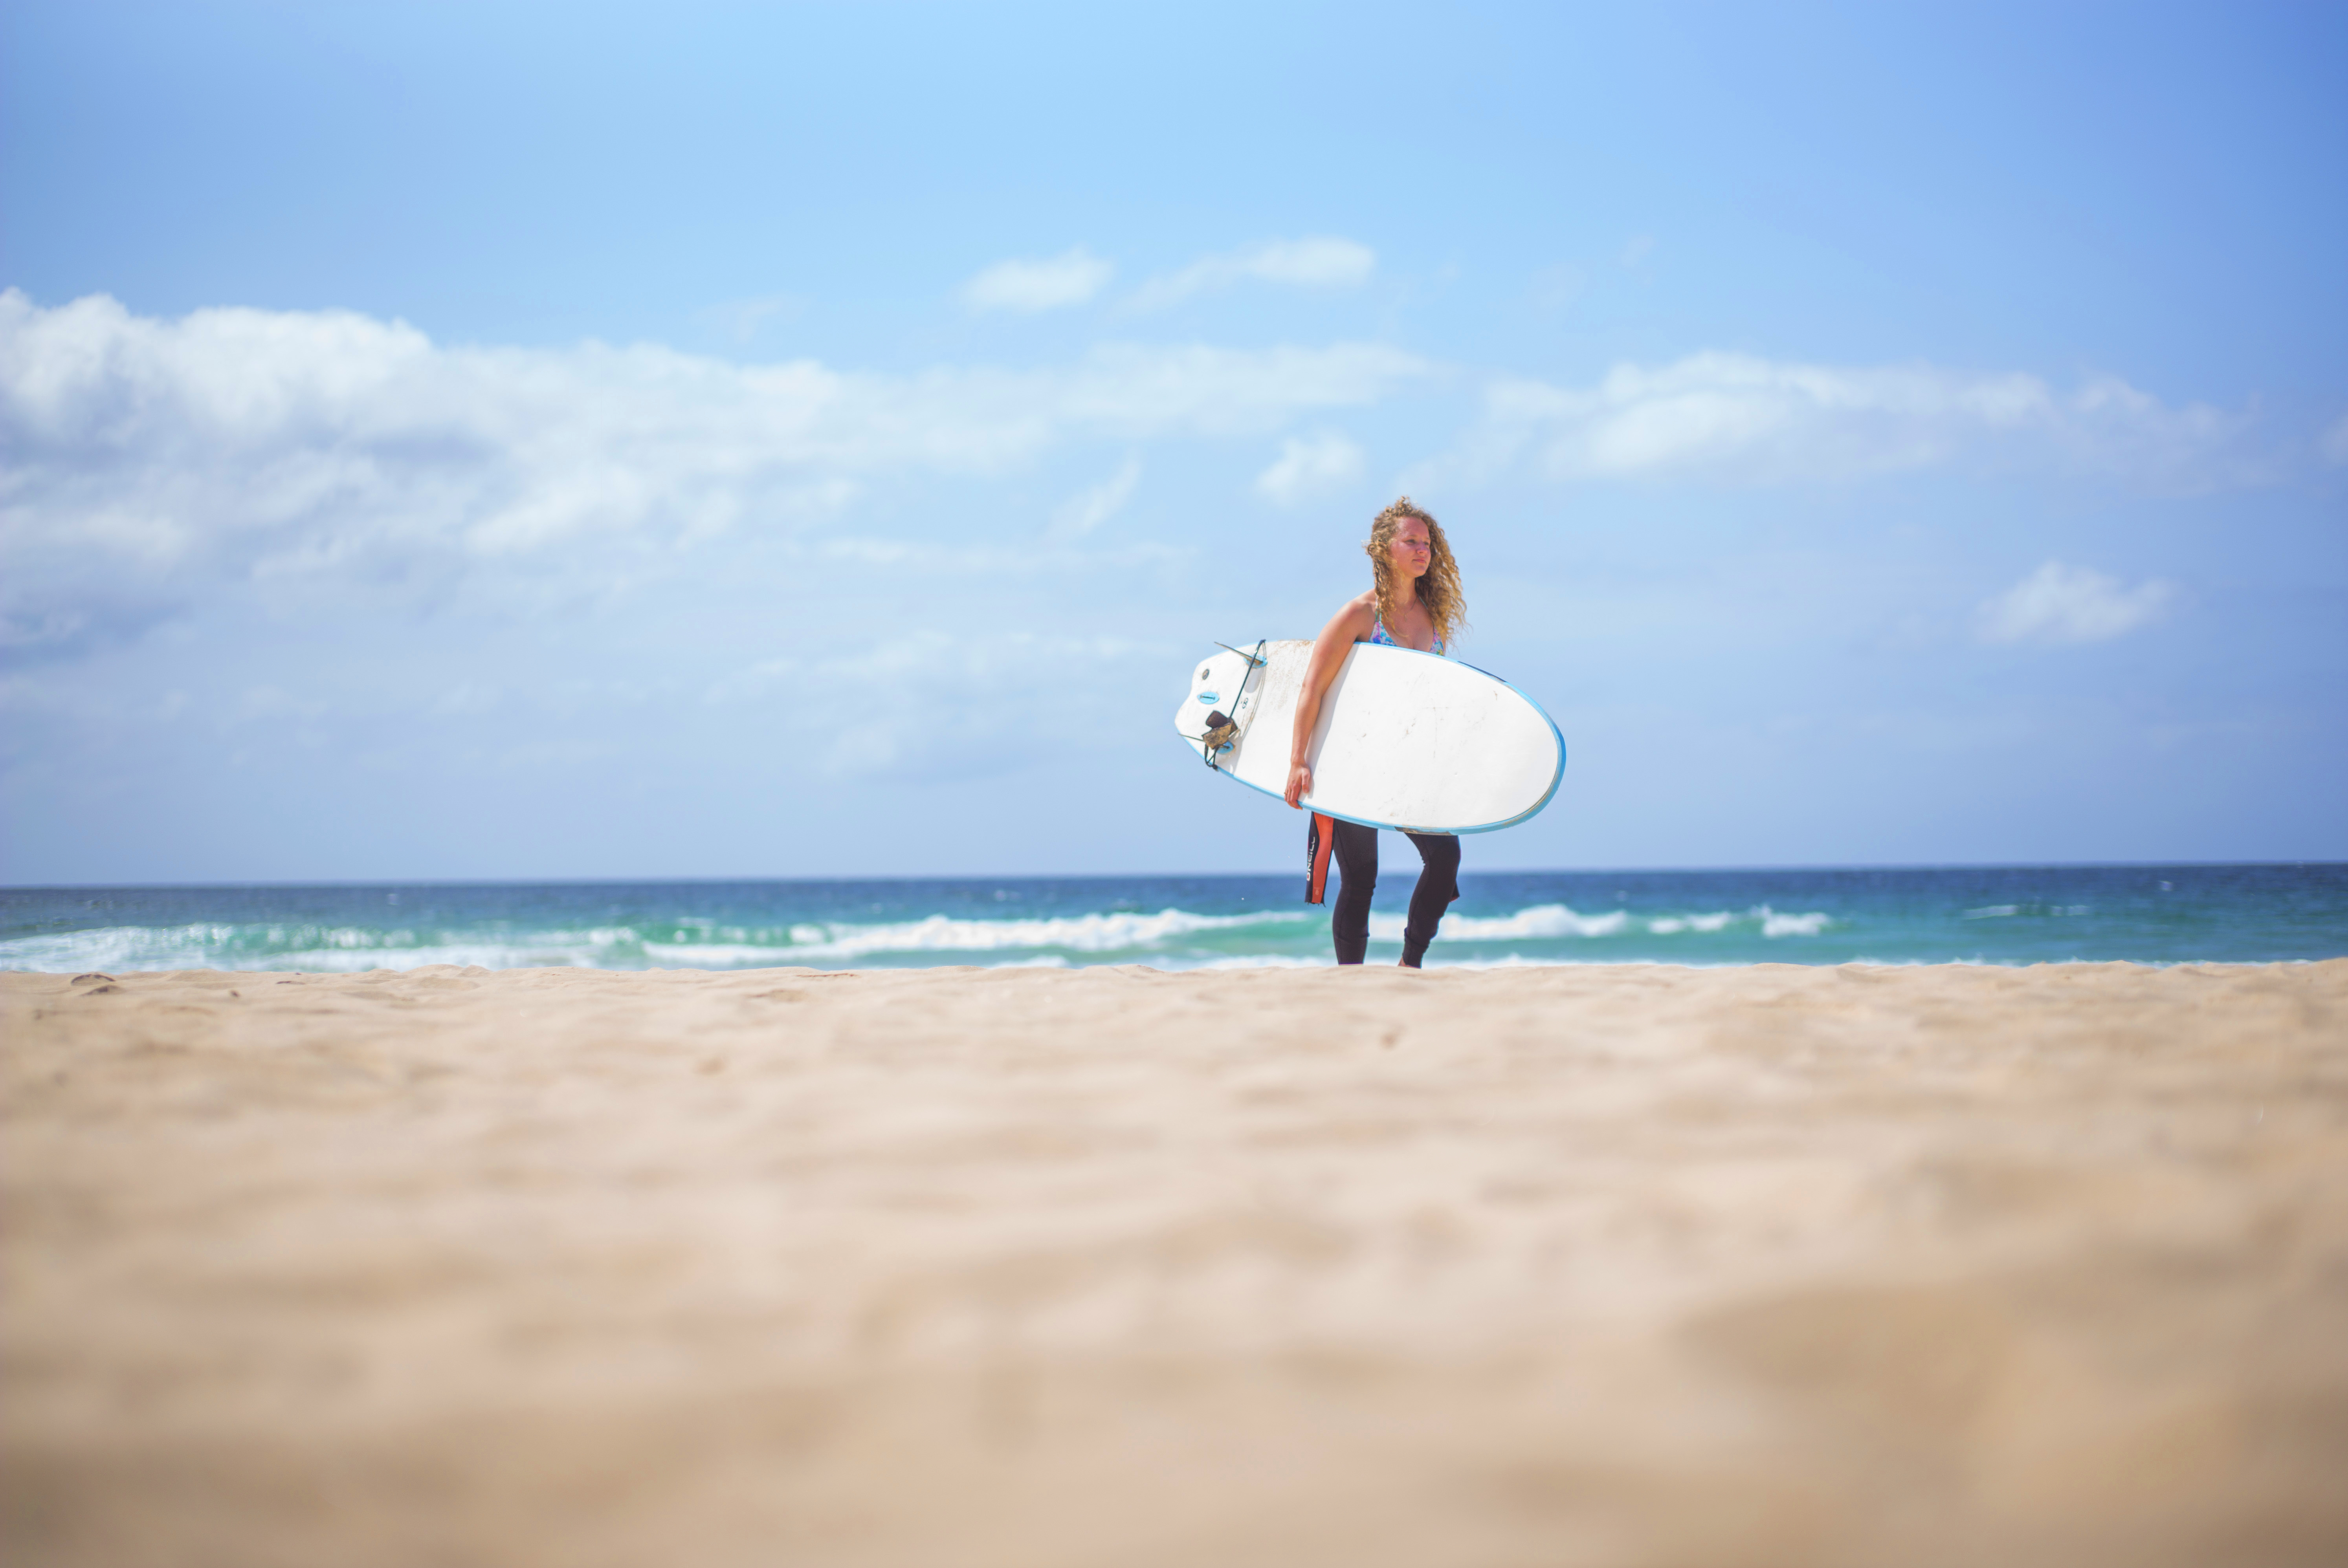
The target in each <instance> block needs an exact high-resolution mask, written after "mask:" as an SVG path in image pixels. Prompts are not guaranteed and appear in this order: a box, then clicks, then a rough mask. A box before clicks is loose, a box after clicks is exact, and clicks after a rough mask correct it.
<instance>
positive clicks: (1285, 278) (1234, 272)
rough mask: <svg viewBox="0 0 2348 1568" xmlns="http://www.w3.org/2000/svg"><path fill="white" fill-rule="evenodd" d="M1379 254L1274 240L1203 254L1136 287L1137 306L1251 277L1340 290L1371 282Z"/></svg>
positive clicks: (1336, 243) (1323, 241) (1336, 242)
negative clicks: (1221, 252) (1164, 274)
mask: <svg viewBox="0 0 2348 1568" xmlns="http://www.w3.org/2000/svg"><path fill="white" fill-rule="evenodd" d="M1377 262H1378V257H1377V252H1376V251H1373V250H1371V249H1370V248H1369V247H1368V246H1367V245H1361V244H1356V243H1355V242H1354V241H1351V240H1340V239H1335V238H1330V237H1323V238H1319V239H1312V240H1273V241H1267V242H1266V243H1264V244H1261V245H1251V246H1249V247H1247V248H1245V249H1243V250H1238V251H1226V252H1224V253H1223V254H1221V255H1216V256H1202V257H1200V259H1199V260H1198V261H1193V262H1191V263H1190V264H1189V266H1187V267H1185V268H1183V269H1182V270H1181V271H1180V272H1173V273H1169V274H1168V275H1166V276H1164V277H1160V278H1152V279H1150V280H1149V281H1148V282H1146V283H1144V284H1142V285H1141V287H1140V288H1139V289H1138V290H1136V291H1135V292H1134V298H1133V302H1134V304H1135V306H1136V307H1137V308H1138V309H1141V310H1157V309H1159V308H1162V307H1164V306H1167V305H1170V304H1173V303H1176V302H1178V301H1181V300H1187V299H1189V297H1190V296H1191V295H1193V294H1197V293H1203V292H1207V291H1209V290H1211V289H1221V288H1228V287H1230V286H1231V284H1233V283H1237V282H1246V281H1249V280H1253V281H1255V282H1266V283H1288V284H1292V285H1294V286H1297V287H1301V288H1308V289H1341V288H1349V287H1352V286H1354V285H1355V284H1359V283H1365V282H1369V279H1370V273H1371V272H1373V271H1375V268H1376V267H1377Z"/></svg>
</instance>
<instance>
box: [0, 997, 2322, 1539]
mask: <svg viewBox="0 0 2348 1568" xmlns="http://www.w3.org/2000/svg"><path fill="white" fill-rule="evenodd" d="M0 1007H5V1015H0V1016H5V1101H4V1102H0V1103H5V1129H0V1132H5V1138H0V1181H5V1215H0V1249H5V1252H4V1253H0V1255H5V1276H0V1279H4V1282H5V1313H0V1358H5V1359H4V1360H0V1377H5V1407H0V1433H5V1439H4V1441H5V1451H0V1487H5V1546H6V1549H7V1555H8V1558H9V1561H10V1562H11V1563H14V1564H17V1565H20V1568H35V1565H36V1564H89V1565H98V1564H104V1565H107V1568H142V1565H147V1564H155V1565H159V1568H160V1565H162V1564H171V1565H173V1568H191V1565H199V1564H219V1565H221V1568H229V1565H235V1568H272V1565H276V1564H285V1565H289V1568H290V1565H293V1564H303V1565H316V1564H324V1563H332V1564H335V1565H337V1568H371V1565H376V1564H381V1565H383V1568H412V1565H415V1564H420V1563H435V1564H510V1563H511V1564H534V1563H549V1564H633V1563H693V1564H695V1565H697V1568H725V1565H732V1564H745V1565H747V1564H774V1563H809V1564H824V1565H828V1568H829V1565H838V1568H860V1565H865V1564H903V1565H908V1568H912V1565H925V1568H926V1565H942V1564H986V1565H994V1564H1000V1565H1003V1568H1051V1565H1061V1564H1066V1565H1075V1564H1094V1563H1117V1564H1166V1565H1169V1568H1173V1565H1185V1568H1189V1565H1195V1564H1202V1563H1242V1564H1254V1563H1262V1564H1317V1563H1363V1564H1396V1565H1400V1564H1433V1563H1441V1564H1447V1565H1457V1564H1495V1565H1498V1564H1524V1565H1528V1568H1530V1565H1537V1564H1540V1565H1559V1564H1581V1563H1589V1564H1650V1563H1652V1564H1722V1565H1730V1564H1761V1563H1849V1564H1883V1563H1902V1564H1941V1563H1946V1564H1960V1563H1968V1564H1969V1563H1992V1562H1994V1563H2047V1564H2055V1563H2062V1564H2078V1563H2177V1564H2186V1563H2221V1562H2222V1563H2228V1564H2230V1565H2236V1568H2239V1565H2240V1564H2249V1563H2278V1564H2279V1563H2307V1564H2315V1563H2337V1562H2340V1561H2343V1560H2348V1484H2343V1479H2342V1478H2343V1476H2348V960H2342V961H2334V962H2328V963H2321V964H2305V965H2291V966H2273V967H2249V966H2244V967H2222V968H2221V967H2182V968H2168V969H2149V968H2137V967H2134V966H2128V965H2116V964H2115V965H2069V966H2047V967H2043V968H2021V969H2014V968H1983V967H1932V968H1868V967H1859V966H1851V967H1845V968H1794V967H1781V966H1771V965H1763V966H1756V967H1751V968H1721V969H1681V968H1666V967H1659V966H1640V967H1620V968H1596V967H1592V968H1523V969H1512V970H1496V971H1488V972H1465V971H1458V970H1452V971H1442V970H1437V971H1430V972H1427V973H1425V974H1413V973H1405V972H1399V971H1396V970H1393V969H1366V970H1358V971H1353V972H1334V971H1328V970H1318V971H1279V970H1251V971H1232V972H1216V973H1192V974H1168V973H1160V972H1157V971H1154V970H1149V969H1140V968H1100V969H1089V970H1076V971H1049V970H1035V969H994V970H975V969H967V968H963V969H928V970H913V971H897V972H879V971H868V972H863V973H856V974H825V973H817V972H811V971H807V970H761V971H749V972H735V973H699V972H652V973H633V974H623V973H610V972H601V971H589V970H575V969H560V970H547V969H541V970H518V971H504V972H494V973H493V972H489V971H487V970H480V969H474V970H458V969H455V968H448V967H442V968H433V969H426V970H414V971H408V972H405V973H395V972H389V971H378V972H376V973H371V974H362V975H354V976H347V977H344V976H321V975H288V974H258V973H237V974H230V973H216V972H188V973H176V974H125V975H122V976H121V977H119V978H118V979H107V978H84V979H70V978H68V977H67V976H64V975H28V974H15V975H8V976H5V977H0Z"/></svg>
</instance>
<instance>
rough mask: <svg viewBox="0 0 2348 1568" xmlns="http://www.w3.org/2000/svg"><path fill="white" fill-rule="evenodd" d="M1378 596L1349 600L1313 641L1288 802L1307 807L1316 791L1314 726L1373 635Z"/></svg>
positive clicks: (1299, 701)
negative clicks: (1310, 760) (1359, 647)
mask: <svg viewBox="0 0 2348 1568" xmlns="http://www.w3.org/2000/svg"><path fill="white" fill-rule="evenodd" d="M1373 598H1374V596H1373V595H1371V594H1366V593H1365V594H1364V595H1362V596H1361V598H1359V599H1354V600H1346V602H1345V608H1344V609H1343V610H1339V611H1338V612H1337V613H1336V614H1334V615H1333V616H1331V617H1330V618H1329V624H1328V625H1326V626H1324V627H1323V628H1322V629H1321V635H1320V636H1318V637H1316V638H1314V639H1313V661H1312V662H1311V663H1310V664H1307V665H1306V666H1305V667H1304V689H1303V691H1302V692H1298V693H1297V694H1296V729H1295V733H1293V734H1292V736H1291V737H1290V740H1289V745H1288V793H1287V794H1286V795H1285V796H1284V797H1283V798H1285V799H1286V800H1287V802H1288V804H1291V805H1292V806H1295V807H1297V809H1298V810H1300V811H1301V810H1303V804H1302V803H1303V799H1304V797H1305V796H1306V795H1308V794H1312V793H1313V769H1312V768H1311V766H1309V765H1308V764H1306V763H1305V761H1304V753H1306V751H1308V750H1309V749H1311V747H1312V744H1313V726H1315V725H1316V724H1318V723H1320V722H1321V699H1322V698H1323V697H1324V696H1326V695H1327V694H1328V691H1329V682H1332V681H1334V680H1335V679H1336V678H1337V670H1338V667H1339V666H1341V665H1343V664H1344V662H1345V655H1346V654H1348V653H1350V652H1352V651H1353V649H1354V643H1356V642H1359V641H1361V640H1362V639H1363V638H1365V637H1367V636H1368V635H1369V634H1370V626H1371V623H1372V622H1373V621H1374V620H1375V619H1376V616H1377V612H1376V611H1375V610H1374V609H1372V608H1371V602H1372V600H1373Z"/></svg>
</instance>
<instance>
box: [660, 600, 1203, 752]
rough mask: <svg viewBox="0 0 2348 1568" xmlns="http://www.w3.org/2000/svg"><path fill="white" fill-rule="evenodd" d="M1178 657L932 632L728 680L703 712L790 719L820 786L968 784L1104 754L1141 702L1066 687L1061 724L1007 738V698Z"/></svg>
mask: <svg viewBox="0 0 2348 1568" xmlns="http://www.w3.org/2000/svg"><path fill="white" fill-rule="evenodd" d="M1175 655H1176V651H1175V650H1171V649H1167V648H1162V647H1158V646H1154V645H1151V644H1148V643H1142V642H1135V641H1127V640H1124V639H1119V638H1106V637H1092V638H1082V637H1057V636H1049V635H1040V634H1037V633H1035V632H1025V631H1021V632H1003V633H994V634H988V635H979V636H970V635H955V634H949V633H947V632H945V631H942V630H924V631H917V632H913V633H911V634H910V635H907V636H904V637H899V638H894V639H891V640H889V641H882V642H879V643H876V644H873V645H871V646H869V647H865V648H861V649H858V650H855V651H843V652H838V653H832V654H827V655H823V656H819V657H815V658H781V659H767V660H761V661H758V662H757V663H755V664H752V665H750V666H748V667H747V668H744V669H741V670H737V671H733V672H731V673H729V674H727V675H725V676H723V677H721V678H720V679H719V680H717V681H716V682H715V683H713V684H712V685H711V686H710V687H709V689H708V690H707V692H705V694H704V697H703V701H704V702H706V703H709V704H712V705H717V706H736V705H739V706H744V707H752V708H756V707H761V706H765V707H771V708H778V709H780V710H783V711H784V712H788V715H789V722H790V723H791V724H792V725H793V726H794V728H795V729H796V730H798V731H799V732H800V733H804V734H805V735H806V736H807V737H808V746H807V747H806V748H805V751H804V753H803V754H802V757H801V765H803V766H805V767H806V768H807V769H808V771H809V772H811V773H814V774H819V775H822V776H829V777H833V778H850V779H871V780H899V781H931V780H937V779H943V778H969V777H974V776H978V775H981V774H988V773H1000V772H1003V771H1005V770H1007V769H1010V768H1014V767H1018V766H1021V765H1025V764H1031V763H1033V762H1034V761H1035V760H1036V758H1037V757H1038V756H1042V755H1048V754H1055V753H1066V752H1068V751H1070V750H1073V749H1076V748H1080V747H1082V746H1085V745H1087V744H1097V743H1098V737H1100V736H1103V735H1107V734H1110V733H1115V731H1116V730H1117V727H1118V720H1119V718H1120V717H1121V716H1122V715H1121V712H1120V708H1121V705H1122V703H1123V702H1125V700H1126V698H1127V697H1128V694H1129V691H1130V687H1129V685H1128V684H1127V683H1126V682H1122V681H1112V682H1106V683H1094V682H1086V681H1084V680H1082V679H1076V680H1063V681H1061V682H1059V683H1058V684H1057V686H1056V690H1055V696H1054V712H1053V723H1050V724H1047V725H1042V726H1036V725H1032V724H1031V725H1028V726H1027V727H1025V728H1024V729H1016V733H1007V732H1006V731H1005V729H1004V723H1005V714H1004V705H1003V703H1002V702H1001V700H1000V699H1001V696H1002V693H1003V692H1004V690H1005V689H1006V687H1010V686H1016V685H1018V684H1020V683H1023V682H1032V681H1033V680H1034V679H1035V676H1036V674H1037V672H1038V671H1062V672H1066V671H1100V670H1102V669H1104V668H1107V667H1111V666H1117V665H1124V666H1128V667H1134V666H1139V667H1148V666H1151V665H1153V664H1164V663H1167V662H1169V661H1171V660H1172V659H1173V658H1174V657H1175ZM1014 728H1015V725H1014Z"/></svg>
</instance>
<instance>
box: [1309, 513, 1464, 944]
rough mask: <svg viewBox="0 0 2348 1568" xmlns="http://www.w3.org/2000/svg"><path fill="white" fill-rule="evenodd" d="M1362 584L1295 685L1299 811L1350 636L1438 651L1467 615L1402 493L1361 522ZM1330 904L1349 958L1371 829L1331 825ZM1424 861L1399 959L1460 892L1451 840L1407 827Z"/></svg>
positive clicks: (1430, 526)
mask: <svg viewBox="0 0 2348 1568" xmlns="http://www.w3.org/2000/svg"><path fill="white" fill-rule="evenodd" d="M1362 548H1364V549H1365V550H1366V551H1368V552H1369V557H1370V567H1371V571H1372V575H1373V580H1372V582H1371V585H1370V590H1369V591H1368V592H1367V593H1365V594H1363V595H1361V596H1360V597H1359V598H1357V599H1353V600H1347V601H1346V604H1345V607H1344V609H1343V610H1339V611H1338V612H1337V613H1336V614H1335V615H1334V616H1332V617H1331V618H1330V620H1329V624H1328V625H1326V626H1324V627H1323V628H1322V629H1321V635H1320V636H1319V637H1318V638H1317V639H1315V640H1314V641H1313V662H1312V663H1311V664H1309V665H1308V666H1306V668H1305V672H1304V690H1303V693H1302V694H1301V695H1300V696H1299V697H1298V699H1297V702H1296V733H1295V735H1294V737H1293V738H1292V741H1291V742H1290V744H1289V751H1288V794H1287V799H1288V804H1290V805H1292V806H1296V807H1297V808H1298V809H1299V810H1302V809H1303V798H1304V796H1305V795H1307V794H1311V793H1312V789H1313V768H1312V765H1311V764H1309V763H1307V762H1306V761H1305V760H1304V759H1305V753H1306V751H1307V750H1308V749H1309V748H1310V747H1311V745H1312V743H1313V726H1314V725H1315V724H1317V723H1320V719H1321V702H1322V699H1323V697H1324V696H1326V695H1327V694H1328V691H1329V683H1330V682H1332V681H1334V680H1335V679H1336V678H1337V670H1338V667H1339V666H1341V665H1342V664H1344V662H1345V655H1346V654H1347V653H1348V652H1349V651H1352V649H1353V646H1354V643H1356V642H1383V643H1385V644H1387V645H1388V646H1389V647H1394V648H1416V649H1417V650H1418V651H1420V652H1421V653H1435V654H1441V653H1443V652H1444V651H1445V650H1446V647H1447V644H1448V643H1449V642H1450V641H1451V640H1452V639H1453V638H1455V637H1457V635H1458V634H1459V629H1460V628H1461V626H1462V625H1464V624H1465V622H1466V617H1465V614H1464V613H1463V612H1464V611H1465V610H1466V609H1467V600H1466V599H1465V598H1464V597H1463V596H1462V595H1461V593H1460V591H1459V568H1458V565H1457V562H1455V561H1453V560H1452V559H1451V546H1450V545H1449V544H1448V543H1447V542H1446V541H1445V539H1444V538H1443V526H1442V525H1441V524H1440V523H1437V521H1436V520H1435V519H1434V518H1431V517H1429V516H1427V514H1426V513H1425V512H1424V511H1421V510H1420V509H1419V508H1418V507H1416V506H1414V505H1413V504H1412V503H1411V498H1410V497H1408V496H1405V497H1403V498H1402V499H1400V500H1398V501H1396V502H1395V504H1394V505H1393V506H1391V507H1387V508H1386V509H1385V511H1383V512H1380V513H1379V514H1378V515H1377V518H1376V519H1375V521H1374V522H1372V523H1371V524H1370V542H1369V543H1368V544H1366V545H1365V546H1363V547H1362ZM1334 831H1335V836H1336V854H1337V876H1338V878H1339V886H1338V890H1337V910H1336V913H1335V915H1334V916H1333V917H1331V919H1330V921H1329V930H1330V935H1331V936H1332V937H1334V938H1335V939H1336V944H1337V961H1338V962H1339V963H1341V964H1358V963H1360V962H1361V961H1362V958H1363V955H1364V954H1365V953H1366V952H1367V951H1368V950H1369V946H1370V895H1371V894H1372V893H1374V892H1375V891H1376V889H1377V885H1378V830H1377V829H1376V828H1375V827H1364V826H1363V825H1361V824H1359V823H1354V822H1338V823H1335V824H1334ZM1409 837H1410V841H1411V843H1412V844H1414V845H1417V846H1418V857H1419V859H1420V860H1421V861H1422V862H1424V863H1425V864H1424V868H1423V869H1422V870H1421V871H1420V872H1419V874H1418V886H1416V888H1414V889H1412V891H1411V895H1410V923H1409V924H1408V926H1406V927H1405V928H1404V931H1403V938H1402V961H1403V967H1404V968H1412V969H1415V968H1418V965H1419V960H1420V959H1421V958H1424V957H1425V956H1426V945H1427V943H1429V942H1431V941H1433V940H1434V939H1435V927H1436V926H1437V924H1438V923H1440V922H1441V920H1442V919H1443V911H1444V910H1446V909H1447V908H1449V907H1450V906H1451V901H1452V900H1453V899H1454V898H1457V897H1459V840H1458V839H1457V838H1456V837H1454V836H1453V835H1450V834H1447V833H1414V834H1411V835H1409Z"/></svg>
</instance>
